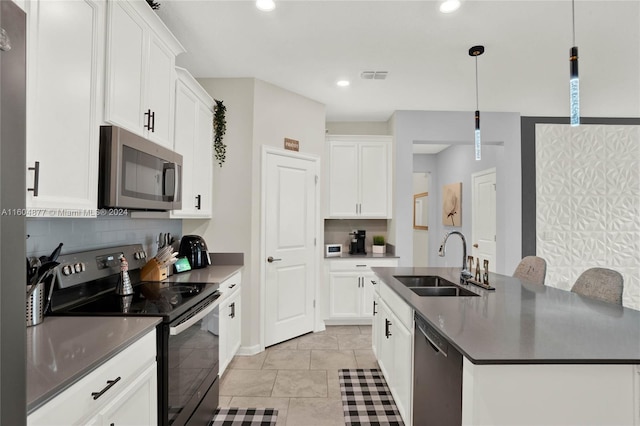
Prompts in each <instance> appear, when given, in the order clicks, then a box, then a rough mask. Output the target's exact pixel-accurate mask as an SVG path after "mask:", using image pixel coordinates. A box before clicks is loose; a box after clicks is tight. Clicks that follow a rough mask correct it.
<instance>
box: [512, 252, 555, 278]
mask: <svg viewBox="0 0 640 426" xmlns="http://www.w3.org/2000/svg"><path fill="white" fill-rule="evenodd" d="M546 275H547V262H546V260H544V259H543V258H541V257H538V256H526V257H524V258H522V260H521V261H520V263H519V264H518V266H517V267H516V270H515V272H514V273H513V276H514V277H516V278H518V279H521V280H523V281H528V282H532V283H535V284H540V285H544V279H545V277H546Z"/></svg>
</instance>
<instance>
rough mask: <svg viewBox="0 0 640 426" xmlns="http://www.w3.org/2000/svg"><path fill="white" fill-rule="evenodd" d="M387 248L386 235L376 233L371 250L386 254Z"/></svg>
mask: <svg viewBox="0 0 640 426" xmlns="http://www.w3.org/2000/svg"><path fill="white" fill-rule="evenodd" d="M386 248H387V246H386V245H385V243H384V235H374V236H373V246H372V247H371V250H372V251H373V252H374V253H377V254H384V253H385V252H386Z"/></svg>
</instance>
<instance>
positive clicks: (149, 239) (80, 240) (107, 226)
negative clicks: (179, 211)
mask: <svg viewBox="0 0 640 426" xmlns="http://www.w3.org/2000/svg"><path fill="white" fill-rule="evenodd" d="M160 232H170V233H171V234H173V235H175V236H176V239H177V238H178V237H180V236H181V235H180V234H181V232H182V220H179V219H172V220H167V219H131V218H130V217H127V216H123V217H112V218H106V217H99V218H95V219H69V218H64V219H58V218H55V219H40V218H34V219H27V235H29V238H28V239H27V256H42V255H49V254H51V252H52V251H53V249H55V248H56V246H57V245H58V244H59V243H64V246H63V247H62V252H63V253H73V252H76V251H82V250H91V249H97V248H102V247H111V246H116V245H123V244H136V243H141V244H142V245H143V246H144V249H145V250H146V251H147V253H148V254H149V255H155V253H156V251H157V248H158V245H157V241H158V234H160Z"/></svg>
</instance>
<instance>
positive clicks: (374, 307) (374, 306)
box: [373, 300, 378, 317]
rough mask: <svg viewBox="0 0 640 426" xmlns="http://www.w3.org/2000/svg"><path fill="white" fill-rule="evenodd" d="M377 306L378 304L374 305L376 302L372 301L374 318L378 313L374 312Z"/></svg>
mask: <svg viewBox="0 0 640 426" xmlns="http://www.w3.org/2000/svg"><path fill="white" fill-rule="evenodd" d="M377 305H378V304H377V303H376V301H375V300H374V301H373V316H374V317H375V316H376V314H377V313H378V311H376V306H377Z"/></svg>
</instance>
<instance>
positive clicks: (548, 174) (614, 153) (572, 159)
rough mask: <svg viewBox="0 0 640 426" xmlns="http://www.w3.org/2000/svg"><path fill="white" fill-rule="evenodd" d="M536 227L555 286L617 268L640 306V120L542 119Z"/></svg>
mask: <svg viewBox="0 0 640 426" xmlns="http://www.w3.org/2000/svg"><path fill="white" fill-rule="evenodd" d="M536 231H537V235H536V240H537V255H538V256H541V257H543V258H545V259H546V261H547V268H548V269H547V278H546V284H547V285H550V286H554V287H558V288H562V289H565V290H569V289H571V287H572V286H573V283H574V282H575V280H576V279H577V278H578V276H579V275H580V274H581V273H582V272H583V271H584V270H586V269H588V268H592V267H595V266H600V267H605V268H611V269H615V270H617V271H619V272H620V273H621V274H622V275H623V276H624V285H625V289H624V294H623V304H624V305H625V306H627V307H630V308H634V309H638V310H640V127H638V126H619V125H615V126H609V125H581V126H579V127H571V126H569V125H564V124H538V125H536Z"/></svg>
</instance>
